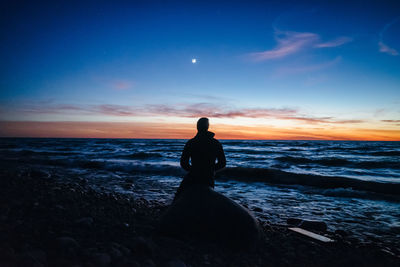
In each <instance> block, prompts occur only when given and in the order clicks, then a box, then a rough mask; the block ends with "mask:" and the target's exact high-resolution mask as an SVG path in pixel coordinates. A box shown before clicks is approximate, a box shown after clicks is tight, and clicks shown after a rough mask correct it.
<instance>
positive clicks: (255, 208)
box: [253, 207, 263, 212]
mask: <svg viewBox="0 0 400 267" xmlns="http://www.w3.org/2000/svg"><path fill="white" fill-rule="evenodd" d="M253 211H255V212H262V211H263V210H262V208H259V207H254V208H253Z"/></svg>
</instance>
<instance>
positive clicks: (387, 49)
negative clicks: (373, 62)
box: [378, 17, 400, 56]
mask: <svg viewBox="0 0 400 267" xmlns="http://www.w3.org/2000/svg"><path fill="white" fill-rule="evenodd" d="M399 19H400V17H397V18H395V19H394V20H392V21H391V22H389V23H387V24H385V26H384V27H383V29H382V30H381V32H380V33H379V42H378V46H379V52H381V53H386V54H389V55H392V56H398V55H399V52H397V50H396V49H394V48H391V47H389V46H388V45H387V44H385V43H384V42H383V34H384V33H385V32H386V31H387V30H388V29H389V28H390V27H391V26H392V25H393V24H395V23H397V21H398V20H399Z"/></svg>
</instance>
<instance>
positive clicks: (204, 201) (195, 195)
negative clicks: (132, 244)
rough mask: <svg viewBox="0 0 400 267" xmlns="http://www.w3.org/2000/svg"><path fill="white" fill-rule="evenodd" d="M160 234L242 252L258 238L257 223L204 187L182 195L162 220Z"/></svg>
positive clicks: (187, 190)
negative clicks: (211, 243) (223, 246)
mask: <svg viewBox="0 0 400 267" xmlns="http://www.w3.org/2000/svg"><path fill="white" fill-rule="evenodd" d="M160 232H161V233H163V234H166V235H170V236H175V237H189V238H196V239H201V240H206V241H212V242H216V243H219V244H224V245H227V246H229V247H234V248H243V249H247V248H251V247H254V246H255V245H256V243H257V241H258V240H260V238H261V236H260V235H261V231H260V227H259V224H258V221H257V220H256V219H255V218H254V216H253V215H252V214H251V213H250V212H249V211H248V210H247V209H245V208H244V207H242V206H241V205H239V204H237V203H236V202H234V201H233V200H231V199H229V198H227V197H225V196H223V195H222V194H220V193H218V192H215V191H214V190H212V189H211V188H209V187H206V186H192V187H190V188H187V189H186V190H185V191H183V192H182V194H181V195H180V197H179V198H178V199H177V200H175V201H174V202H173V203H172V205H171V206H170V207H169V208H168V210H167V211H166V212H165V214H164V215H163V216H162V218H161V220H160Z"/></svg>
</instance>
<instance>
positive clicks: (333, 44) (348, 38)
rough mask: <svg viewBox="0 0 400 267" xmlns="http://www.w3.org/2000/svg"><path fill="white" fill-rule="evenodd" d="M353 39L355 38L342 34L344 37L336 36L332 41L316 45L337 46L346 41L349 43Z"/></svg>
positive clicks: (321, 46) (322, 46)
mask: <svg viewBox="0 0 400 267" xmlns="http://www.w3.org/2000/svg"><path fill="white" fill-rule="evenodd" d="M351 41H353V38H350V37H347V36H342V37H339V38H336V39H335V40H332V41H328V42H325V43H319V44H316V45H315V47H320V48H324V47H336V46H341V45H344V44H345V43H348V42H351Z"/></svg>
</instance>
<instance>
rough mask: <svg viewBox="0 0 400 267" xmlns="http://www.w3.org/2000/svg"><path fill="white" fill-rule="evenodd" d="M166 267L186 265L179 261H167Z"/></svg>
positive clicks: (184, 266) (183, 266) (182, 266)
mask: <svg viewBox="0 0 400 267" xmlns="http://www.w3.org/2000/svg"><path fill="white" fill-rule="evenodd" d="M167 267H186V264H185V263H184V262H183V261H181V260H172V261H169V262H168V264H167Z"/></svg>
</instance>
